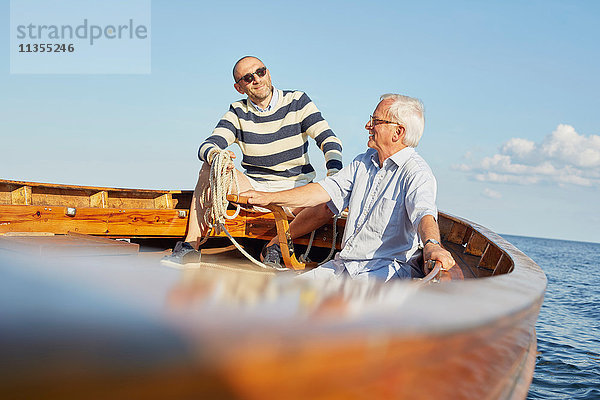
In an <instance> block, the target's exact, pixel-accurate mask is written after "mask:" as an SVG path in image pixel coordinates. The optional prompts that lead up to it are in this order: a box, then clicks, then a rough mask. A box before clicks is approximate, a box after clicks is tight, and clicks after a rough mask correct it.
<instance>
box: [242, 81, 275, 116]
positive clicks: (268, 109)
mask: <svg viewBox="0 0 600 400" xmlns="http://www.w3.org/2000/svg"><path fill="white" fill-rule="evenodd" d="M248 100H249V101H250V103H252V105H253V106H254V108H256V110H257V111H258V112H267V111H271V110H272V109H273V108H275V106H276V105H277V101H279V91H278V90H277V89H275V87H273V96H271V101H270V102H269V105H268V106H267V108H265V109H262V108H260V107H259V106H257V105H256V104H254V102H253V101H252V100H250V98H248Z"/></svg>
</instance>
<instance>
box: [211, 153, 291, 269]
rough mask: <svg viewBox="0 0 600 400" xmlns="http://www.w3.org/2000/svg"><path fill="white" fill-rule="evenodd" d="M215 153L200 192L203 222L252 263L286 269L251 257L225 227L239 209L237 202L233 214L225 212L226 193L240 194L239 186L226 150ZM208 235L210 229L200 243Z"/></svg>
mask: <svg viewBox="0 0 600 400" xmlns="http://www.w3.org/2000/svg"><path fill="white" fill-rule="evenodd" d="M214 152H215V155H214V157H213V160H212V163H211V164H210V177H209V187H208V188H207V189H206V190H205V191H204V192H203V193H202V201H201V203H202V204H204V205H205V206H206V211H205V212H204V216H203V219H204V222H205V223H206V225H207V226H208V227H210V228H211V230H214V231H215V232H216V233H217V234H219V233H220V232H222V231H224V232H225V234H226V235H227V237H229V239H230V240H231V242H232V243H233V245H234V246H235V247H236V248H237V249H238V250H239V251H240V252H241V253H242V254H243V255H244V256H246V258H248V259H249V260H250V261H252V263H253V264H256V265H258V266H259V267H261V268H265V269H276V270H278V271H287V270H288V268H279V267H272V266H268V265H266V264H264V263H262V262H260V261H258V260H257V259H255V258H254V257H252V256H251V255H250V254H249V253H248V252H247V251H246V250H244V249H243V248H242V246H240V244H239V243H238V242H237V241H236V240H235V239H234V238H233V236H231V234H230V233H229V232H228V231H227V228H226V227H225V220H226V219H234V218H236V217H237V216H238V215H239V213H240V210H241V207H240V205H239V204H237V205H236V210H235V213H233V215H229V214H227V206H228V205H229V201H228V200H227V195H228V194H230V193H233V194H236V195H238V196H239V194H240V186H239V182H238V179H237V172H236V170H235V168H234V167H233V159H232V158H231V154H230V153H229V151H228V150H220V151H218V150H214ZM209 235H210V231H209V232H207V234H206V236H205V237H204V238H203V239H202V242H201V243H204V242H205V241H206V240H207V239H208V237H209Z"/></svg>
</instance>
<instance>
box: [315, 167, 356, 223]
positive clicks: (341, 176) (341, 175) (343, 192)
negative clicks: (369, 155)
mask: <svg viewBox="0 0 600 400" xmlns="http://www.w3.org/2000/svg"><path fill="white" fill-rule="evenodd" d="M357 164H358V162H357V160H354V161H353V162H352V163H350V164H349V165H347V166H345V167H344V168H342V169H341V170H340V171H339V172H338V173H337V174H335V175H332V176H328V177H327V178H325V179H323V180H322V181H320V182H317V183H318V184H319V185H321V187H322V188H323V189H325V191H326V192H327V194H329V197H331V201H329V202H328V203H327V205H328V206H329V208H330V209H331V211H333V212H334V213H335V214H339V213H341V212H342V211H343V210H344V209H345V208H346V207H348V202H349V200H350V194H351V193H352V187H353V186H354V174H355V172H356V168H357Z"/></svg>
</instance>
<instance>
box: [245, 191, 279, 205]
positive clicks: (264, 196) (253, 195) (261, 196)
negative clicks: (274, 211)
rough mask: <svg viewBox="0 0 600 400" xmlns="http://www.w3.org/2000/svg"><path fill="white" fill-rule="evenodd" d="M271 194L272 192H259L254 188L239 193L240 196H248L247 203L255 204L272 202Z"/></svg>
mask: <svg viewBox="0 0 600 400" xmlns="http://www.w3.org/2000/svg"><path fill="white" fill-rule="evenodd" d="M272 195H273V193H269V192H259V191H256V190H248V191H245V192H243V193H240V197H241V196H244V197H247V198H248V204H252V205H255V206H268V205H269V204H271V203H272V202H273V199H272V197H273V196H272Z"/></svg>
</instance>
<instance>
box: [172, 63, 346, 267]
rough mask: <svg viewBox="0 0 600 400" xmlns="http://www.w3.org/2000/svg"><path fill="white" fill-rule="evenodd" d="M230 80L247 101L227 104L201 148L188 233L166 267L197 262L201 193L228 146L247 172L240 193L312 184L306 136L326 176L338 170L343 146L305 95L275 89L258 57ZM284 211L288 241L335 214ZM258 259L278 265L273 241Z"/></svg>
mask: <svg viewBox="0 0 600 400" xmlns="http://www.w3.org/2000/svg"><path fill="white" fill-rule="evenodd" d="M233 79H234V82H235V83H234V85H233V86H234V88H235V90H237V91H238V92H239V93H240V94H245V95H247V98H246V99H243V100H239V101H236V102H235V103H233V104H231V105H230V107H229V111H227V113H226V114H225V115H224V116H223V118H222V119H221V120H220V121H219V123H218V124H217V126H216V128H215V129H214V130H213V133H212V135H211V136H210V137H208V138H207V139H206V140H205V141H204V142H203V143H202V144H201V145H200V149H199V150H198V157H199V158H200V160H202V161H204V162H205V163H204V165H203V167H202V169H201V171H200V176H199V179H198V184H197V185H196V189H195V191H194V197H193V200H192V206H191V209H190V219H189V223H188V233H187V235H186V238H185V242H178V243H177V244H176V246H175V248H174V249H173V254H172V255H169V256H167V257H165V258H164V259H163V260H164V261H166V262H171V263H177V264H184V263H187V262H197V261H198V260H199V259H200V253H199V252H198V251H197V250H196V249H197V247H198V245H199V241H200V240H201V239H202V238H203V237H204V236H205V235H206V233H207V231H208V227H207V226H206V224H205V223H204V221H203V220H202V218H199V217H198V216H199V215H203V212H204V210H203V206H202V205H201V204H200V203H199V199H200V194H201V193H202V191H203V190H204V188H205V187H206V185H207V183H208V177H209V172H210V164H211V163H212V161H213V159H214V157H215V155H216V154H217V153H218V152H219V151H221V150H222V149H225V148H227V147H228V146H229V145H231V144H233V143H237V144H238V145H239V147H240V148H241V150H242V153H243V158H242V162H241V165H242V167H243V168H244V169H245V170H246V173H245V174H242V173H241V172H239V171H237V170H236V174H237V176H238V181H239V186H240V191H244V190H249V189H255V190H262V191H276V190H285V189H291V188H294V187H298V186H302V185H306V184H308V183H310V182H312V180H313V179H314V178H315V175H316V173H315V170H314V168H313V167H312V165H311V164H310V161H309V158H308V138H309V137H311V138H312V139H314V140H315V142H316V144H317V146H318V147H319V148H320V149H321V150H322V151H323V154H324V156H325V163H326V168H327V175H328V176H329V175H333V174H335V173H336V172H338V171H339V170H340V169H341V168H342V143H341V141H340V140H339V139H338V138H337V137H336V136H335V134H334V133H333V131H332V130H331V129H330V128H329V125H328V124H327V121H325V120H324V119H323V117H322V116H321V113H320V112H319V110H318V109H317V107H316V106H315V105H314V103H313V102H312V101H311V100H310V98H309V97H308V96H307V95H306V93H303V92H300V91H287V90H280V89H276V88H274V87H273V85H272V83H271V74H270V72H269V69H268V68H267V67H266V66H265V65H264V64H263V62H262V61H261V60H259V59H258V58H256V57H243V58H241V59H240V60H239V61H238V62H237V63H236V64H235V66H234V67H233ZM230 154H231V156H232V157H233V158H235V155H234V154H233V152H230ZM286 211H288V212H289V213H290V214H291V215H295V216H296V217H295V218H294V220H293V221H292V223H291V224H290V232H291V234H292V238H297V237H300V236H303V235H305V234H307V233H309V232H311V231H313V230H314V229H316V228H318V227H319V226H321V225H323V224H325V223H326V222H327V221H328V220H330V219H331V217H332V215H333V213H332V212H331V211H330V209H329V208H328V207H327V206H326V205H324V204H323V205H318V206H316V207H311V208H308V209H305V208H303V207H294V208H292V209H286ZM261 259H263V262H265V263H267V264H275V265H278V264H280V263H281V250H280V249H279V244H278V243H277V241H276V238H273V240H271V242H269V243H268V244H267V245H266V246H265V248H264V249H263V252H262V254H261Z"/></svg>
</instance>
